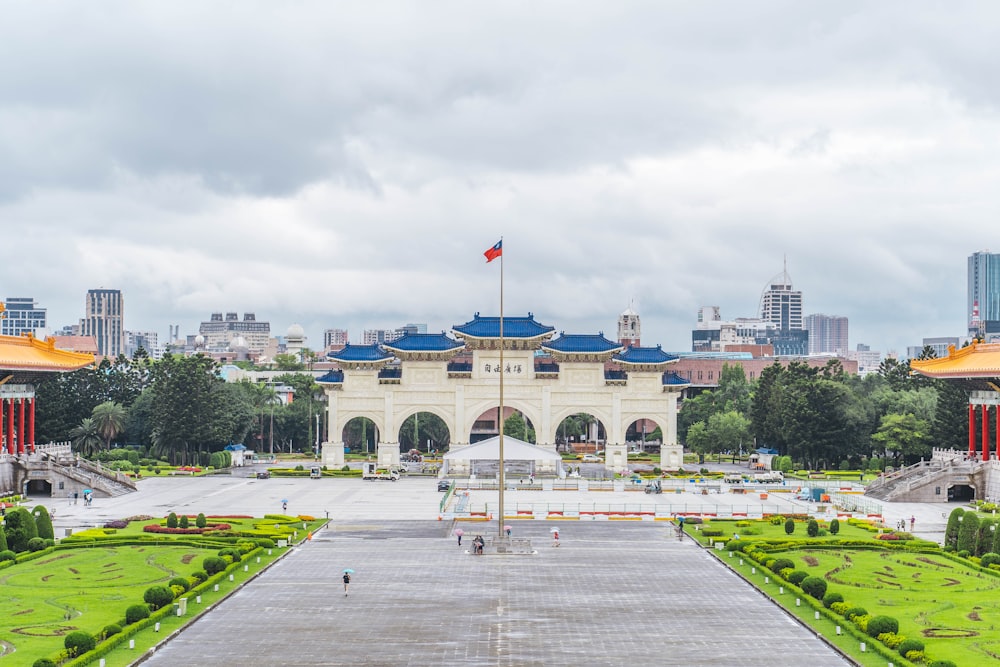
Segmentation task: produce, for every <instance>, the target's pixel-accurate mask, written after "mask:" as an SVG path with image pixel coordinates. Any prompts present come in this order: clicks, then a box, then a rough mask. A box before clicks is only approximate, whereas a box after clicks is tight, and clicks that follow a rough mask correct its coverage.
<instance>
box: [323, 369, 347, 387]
mask: <svg viewBox="0 0 1000 667" xmlns="http://www.w3.org/2000/svg"><path fill="white" fill-rule="evenodd" d="M316 383H317V384H343V383H344V371H341V370H332V371H329V372H327V373H326V375H322V376H320V377H318V378H316Z"/></svg>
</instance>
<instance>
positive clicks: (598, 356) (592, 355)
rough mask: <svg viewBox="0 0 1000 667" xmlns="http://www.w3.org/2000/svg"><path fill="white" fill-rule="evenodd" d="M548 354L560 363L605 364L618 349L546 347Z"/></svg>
mask: <svg viewBox="0 0 1000 667" xmlns="http://www.w3.org/2000/svg"><path fill="white" fill-rule="evenodd" d="M545 352H546V354H548V355H549V356H550V357H552V359H553V360H554V361H557V362H559V363H573V362H577V363H600V364H604V363H607V362H609V361H611V357H613V356H614V355H615V354H616V353H617V352H618V350H608V351H607V352H559V351H556V350H551V349H546V350H545Z"/></svg>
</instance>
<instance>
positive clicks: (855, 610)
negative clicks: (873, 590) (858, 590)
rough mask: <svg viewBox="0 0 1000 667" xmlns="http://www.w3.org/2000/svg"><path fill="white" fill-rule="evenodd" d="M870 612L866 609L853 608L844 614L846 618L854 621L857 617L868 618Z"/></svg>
mask: <svg viewBox="0 0 1000 667" xmlns="http://www.w3.org/2000/svg"><path fill="white" fill-rule="evenodd" d="M867 615H868V611H867V610H866V609H865V608H864V607H851V608H850V609H848V610H847V611H845V612H844V618H846V619H848V620H852V621H853V620H854V617H855V616H867Z"/></svg>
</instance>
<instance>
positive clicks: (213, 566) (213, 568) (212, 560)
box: [201, 556, 226, 576]
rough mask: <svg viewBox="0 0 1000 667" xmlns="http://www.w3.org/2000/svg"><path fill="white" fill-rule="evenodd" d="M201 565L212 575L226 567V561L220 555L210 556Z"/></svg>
mask: <svg viewBox="0 0 1000 667" xmlns="http://www.w3.org/2000/svg"><path fill="white" fill-rule="evenodd" d="M201 567H202V569H203V570H205V572H207V573H208V575H209V576H212V575H213V574H218V573H219V572H222V571H223V570H225V569H226V561H224V560H223V559H222V558H219V557H218V556H208V557H207V558H205V560H203V561H201Z"/></svg>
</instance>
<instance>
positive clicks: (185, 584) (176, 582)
mask: <svg viewBox="0 0 1000 667" xmlns="http://www.w3.org/2000/svg"><path fill="white" fill-rule="evenodd" d="M167 586H180V587H181V588H183V589H184V592H187V590H188V589H189V588H191V582H190V581H188V579H187V577H174V578H173V579H171V580H170V581H169V582H167Z"/></svg>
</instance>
